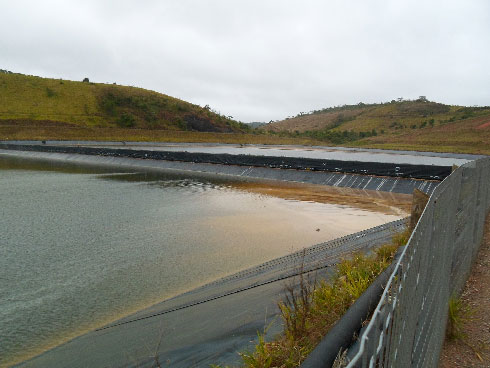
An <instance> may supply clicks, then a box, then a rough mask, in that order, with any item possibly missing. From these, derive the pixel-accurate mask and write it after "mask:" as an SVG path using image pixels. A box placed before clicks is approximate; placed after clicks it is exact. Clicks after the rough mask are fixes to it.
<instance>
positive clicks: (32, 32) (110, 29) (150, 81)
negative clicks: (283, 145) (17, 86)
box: [0, 0, 490, 122]
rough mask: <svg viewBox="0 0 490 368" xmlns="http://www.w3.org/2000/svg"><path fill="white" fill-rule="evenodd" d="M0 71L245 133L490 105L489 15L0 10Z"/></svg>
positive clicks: (99, 7)
mask: <svg viewBox="0 0 490 368" xmlns="http://www.w3.org/2000/svg"><path fill="white" fill-rule="evenodd" d="M0 7H1V14H0V20H1V22H0V32H1V33H2V35H3V36H2V37H1V38H0V69H7V70H11V71H13V72H18V73H23V74H31V75H38V76H42V77H49V78H63V79H71V80H80V81H81V80H82V79H83V78H85V77H88V78H90V80H91V81H94V82H101V83H113V82H116V83H118V84H123V85H132V86H137V87H142V88H146V89H151V90H155V91H158V92H161V93H165V94H168V95H170V96H174V97H177V98H180V99H183V100H186V101H189V102H192V103H195V104H199V105H201V106H204V105H210V106H211V107H212V108H213V109H215V110H217V111H219V112H221V113H222V114H225V115H230V116H233V117H234V118H235V119H237V120H241V121H244V122H252V121H270V120H279V119H282V118H285V117H287V116H290V115H296V114H297V113H299V112H301V111H311V110H314V109H320V108H324V107H329V106H335V105H343V104H355V103H358V102H361V101H362V102H364V103H372V102H384V101H390V100H392V99H396V98H398V97H404V98H407V99H414V98H417V97H418V96H420V95H425V96H427V98H428V99H430V100H432V101H437V102H443V103H447V104H458V105H468V106H471V105H490V88H489V87H488V86H489V85H490V68H489V65H490V48H489V47H488V45H490V2H488V1H485V0H481V1H479V0H471V1H466V2H463V1H440V0H437V1H431V2H424V1H421V0H416V1H408V0H404V1H397V2H388V1H329V2H325V1H301V2H297V1H272V0H269V1H267V0H262V1H255V0H249V1H243V0H236V1H224V0H222V1H217V0H210V1H197V0H195V1H191V0H180V1H156V0H148V1H141V2H140V3H138V6H134V3H133V2H130V1H113V0H108V1H96V0H90V1H78V0H74V1H70V2H67V1H65V2H63V1H58V0H49V1H43V2H42V3H40V2H35V1H22V0H21V1H16V2H11V1H3V0H0Z"/></svg>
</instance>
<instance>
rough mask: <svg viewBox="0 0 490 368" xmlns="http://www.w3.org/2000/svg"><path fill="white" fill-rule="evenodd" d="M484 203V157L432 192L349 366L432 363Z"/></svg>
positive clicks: (487, 191)
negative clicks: (449, 304)
mask: <svg viewBox="0 0 490 368" xmlns="http://www.w3.org/2000/svg"><path fill="white" fill-rule="evenodd" d="M489 207H490V158H484V159H480V160H477V161H472V162H469V163H467V164H465V165H463V166H461V167H460V168H458V169H456V170H455V171H454V172H453V173H452V174H451V175H450V176H448V177H447V178H446V179H445V180H444V181H443V182H442V183H441V184H440V185H439V186H438V187H437V188H436V189H435V190H434V192H433V193H432V195H431V197H430V199H429V202H428V204H427V206H426V208H425V210H424V212H423V214H422V217H421V218H420V221H419V222H418V224H417V226H416V227H415V230H414V231H413V233H412V236H411V237H410V240H409V241H408V243H407V245H406V246H405V249H404V250H403V252H402V254H401V256H400V258H399V260H398V262H397V264H396V266H395V269H394V271H393V273H392V275H391V277H390V279H389V281H388V283H387V285H386V288H385V291H384V293H383V295H382V297H381V299H380V301H379V304H378V306H377V308H376V310H375V311H374V313H373V316H372V318H371V320H370V322H369V324H368V326H367V327H366V329H365V330H364V332H363V333H362V334H361V336H360V344H359V351H358V352H357V354H356V355H355V356H354V357H353V358H352V360H351V361H350V363H349V364H348V365H347V367H349V368H352V367H363V368H364V367H370V368H371V367H436V366H437V364H438V361H439V355H440V352H441V348H442V344H443V341H444V335H445V330H446V321H447V316H448V303H449V299H450V297H451V295H453V294H458V293H460V292H461V291H462V288H463V286H464V284H465V281H466V279H467V277H468V275H469V272H470V269H471V265H472V264H473V262H474V260H475V258H476V255H477V253H478V249H479V245H480V243H481V240H482V237H483V227H484V221H485V215H486V214H487V212H488V210H489Z"/></svg>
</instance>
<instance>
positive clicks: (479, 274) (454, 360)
mask: <svg viewBox="0 0 490 368" xmlns="http://www.w3.org/2000/svg"><path fill="white" fill-rule="evenodd" d="M462 300H463V302H464V303H465V304H466V305H468V306H469V307H470V310H471V312H470V319H469V320H468V321H467V322H466V323H465V324H464V327H463V329H464V333H465V334H466V338H464V339H463V340H456V341H448V340H446V341H445V343H444V347H443V350H442V352H441V359H440V361H439V368H453V367H461V368H466V367H487V368H488V367H490V215H489V216H487V220H486V223H485V234H484V238H483V243H482V245H481V248H480V251H479V253H478V257H477V260H476V262H475V264H474V265H473V268H472V270H471V274H470V277H469V278H468V281H467V282H466V286H465V288H464V291H463V294H462Z"/></svg>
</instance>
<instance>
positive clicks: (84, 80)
mask: <svg viewBox="0 0 490 368" xmlns="http://www.w3.org/2000/svg"><path fill="white" fill-rule="evenodd" d="M82 82H85V83H89V82H90V81H89V80H88V78H87V77H85V78H83V81H82Z"/></svg>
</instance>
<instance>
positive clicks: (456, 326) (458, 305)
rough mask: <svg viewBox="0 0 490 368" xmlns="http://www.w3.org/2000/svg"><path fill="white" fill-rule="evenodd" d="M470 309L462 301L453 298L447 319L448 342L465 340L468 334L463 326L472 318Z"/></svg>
mask: <svg viewBox="0 0 490 368" xmlns="http://www.w3.org/2000/svg"><path fill="white" fill-rule="evenodd" d="M470 314H471V312H470V309H469V307H468V306H467V305H466V304H465V303H464V302H463V301H462V300H461V298H457V297H454V296H452V297H451V298H450V299H449V313H448V319H447V328H446V337H447V338H448V340H463V339H465V338H466V334H465V333H464V331H463V325H464V324H465V322H466V321H468V319H469V318H470Z"/></svg>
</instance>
